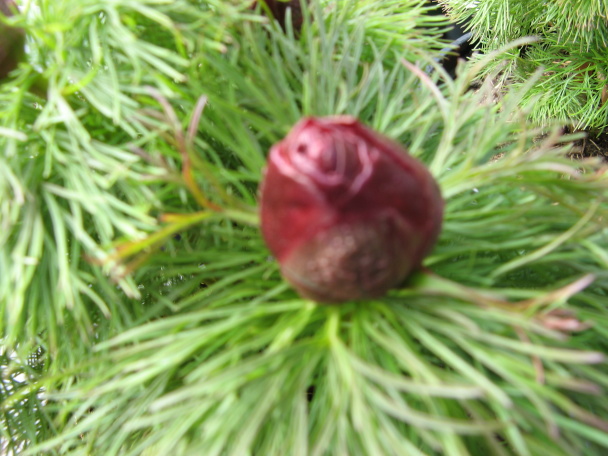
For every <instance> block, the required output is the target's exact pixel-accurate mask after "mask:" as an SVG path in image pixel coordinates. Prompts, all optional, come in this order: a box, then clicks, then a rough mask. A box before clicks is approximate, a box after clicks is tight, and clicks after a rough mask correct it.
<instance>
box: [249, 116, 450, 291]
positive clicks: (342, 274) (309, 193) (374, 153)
mask: <svg viewBox="0 0 608 456" xmlns="http://www.w3.org/2000/svg"><path fill="white" fill-rule="evenodd" d="M260 193H261V195H260V197H261V200H260V206H261V225H262V235H263V237H264V239H265V241H266V244H267V245H268V247H269V249H270V250H271V252H272V253H273V254H274V256H275V257H276V258H277V260H278V262H279V264H280V266H281V272H282V274H283V276H284V277H285V278H286V279H287V281H288V282H290V283H291V284H292V285H293V287H294V288H295V289H296V290H297V291H298V292H299V293H300V294H301V295H302V296H304V297H306V298H310V299H313V300H315V301H318V302H322V303H339V302H343V301H347V300H353V299H362V298H373V297H379V296H382V295H384V294H385V293H386V292H387V291H388V290H389V289H390V288H392V287H395V286H396V285H399V283H401V282H402V281H403V280H404V279H405V278H406V277H407V276H408V275H409V274H410V273H411V272H413V271H414V270H415V269H416V268H418V267H419V266H420V265H421V263H422V260H423V259H424V257H425V255H427V254H428V253H429V252H430V250H431V249H432V247H433V245H434V244H435V241H436V240H437V237H438V236H439V232H440V229H441V221H442V217H443V200H442V198H441V194H440V191H439V187H438V186H437V183H436V182H435V180H434V178H433V176H432V175H431V174H430V172H429V171H428V170H427V169H426V168H425V167H424V165H423V164H422V163H420V162H419V161H418V160H416V159H415V158H413V157H411V156H410V155H408V154H407V152H406V151H405V150H404V149H403V148H402V147H401V146H399V145H398V144H396V143H394V142H392V141H391V140H389V139H388V138H386V137H384V136H382V135H380V134H379V133H376V132H375V131H373V130H371V129H369V128H367V127H365V126H364V125H362V124H361V123H360V122H359V121H358V120H357V119H355V118H353V117H349V116H335V117H325V118H314V117H309V118H304V119H302V120H301V121H300V122H298V123H297V124H296V125H295V126H294V127H293V129H292V130H291V131H290V132H289V134H288V135H287V136H286V137H285V139H283V140H282V141H280V142H279V143H277V144H275V145H274V146H273V147H272V148H271V150H270V156H269V158H268V166H267V168H266V171H265V176H264V180H263V182H262V185H261V190H260Z"/></svg>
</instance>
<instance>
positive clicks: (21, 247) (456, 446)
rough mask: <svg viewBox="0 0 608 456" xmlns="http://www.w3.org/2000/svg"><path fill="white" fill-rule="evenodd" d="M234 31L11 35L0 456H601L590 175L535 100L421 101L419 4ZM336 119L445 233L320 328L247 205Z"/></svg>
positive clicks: (89, 14)
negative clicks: (42, 83) (372, 144)
mask: <svg viewBox="0 0 608 456" xmlns="http://www.w3.org/2000/svg"><path fill="white" fill-rule="evenodd" d="M248 3H249V2H238V1H234V2H225V1H217V2H215V1H205V2H202V1H201V2H194V1H190V2H187V1H184V0H182V1H175V2H174V1H163V0H134V1H130V2H115V1H110V0H105V1H101V2H100V1H95V2H93V1H88V2H80V1H79V2H76V1H75V0H63V1H61V2H57V1H50V0H49V1H41V2H38V3H37V6H39V7H40V10H37V9H35V8H34V7H32V8H31V9H30V10H28V11H27V12H26V14H25V15H24V17H23V18H21V19H20V21H21V24H22V26H23V27H24V28H25V29H26V30H27V32H28V40H29V44H30V47H31V52H30V54H29V55H28V56H29V58H30V59H31V63H30V64H29V65H27V64H25V65H22V67H21V68H20V69H19V70H18V71H17V72H15V73H14V74H13V76H12V77H13V79H11V80H10V81H8V82H5V83H4V84H3V85H2V86H0V145H1V146H2V150H3V154H2V155H1V156H0V160H1V163H0V176H2V177H1V178H0V225H1V227H2V229H1V230H0V246H1V247H0V271H1V274H0V311H1V312H2V328H1V337H2V349H1V352H0V354H1V357H0V362H1V363H2V383H1V385H0V407H1V410H2V415H1V418H0V432H1V433H2V437H3V441H4V442H5V443H4V445H5V449H6V450H7V451H9V452H11V451H12V452H13V453H19V454H26V455H27V454H32V455H33V454H37V455H38V454H71V455H76V454H92V455H104V456H105V455H113V454H120V455H140V454H141V455H161V454H171V455H191V454H205V455H213V454H235V455H244V454H264V455H274V454H277V455H284V454H302V455H306V454H317V455H324V454H332V455H333V454H369V455H380V454H387V455H388V454H395V455H403V454H412V455H422V454H447V455H455V456H456V455H458V456H461V455H467V454H471V455H487V454H496V455H511V454H513V455H540V454H551V455H571V454H586V455H598V456H599V455H602V454H605V452H606V448H608V441H607V439H606V432H607V431H608V399H606V398H605V395H603V394H602V391H604V390H605V388H607V387H608V372H606V366H605V364H603V363H602V361H603V359H604V355H603V353H605V352H606V345H605V340H606V336H607V328H608V315H607V311H606V308H607V304H608V297H607V296H608V295H607V292H608V274H607V273H606V271H607V270H608V258H607V257H606V253H605V252H606V248H608V227H607V226H606V220H608V218H607V217H608V205H607V204H606V201H605V195H606V191H607V189H608V180H607V179H606V176H605V175H604V171H605V168H602V167H601V165H600V164H599V163H598V162H594V161H584V162H576V163H575V162H572V161H570V160H568V159H567V158H565V156H564V152H565V151H566V150H567V148H568V145H567V141H568V138H564V137H561V136H560V135H559V134H557V133H550V134H548V135H546V136H545V137H541V134H540V133H541V132H540V131H538V130H536V129H534V128H533V127H531V126H530V125H529V124H528V123H527V122H526V120H525V115H524V114H523V113H521V112H520V111H519V110H518V108H517V106H518V104H519V103H520V102H521V99H522V97H525V96H526V94H527V91H526V90H528V89H530V87H531V86H533V85H534V83H535V81H530V82H529V83H528V86H527V87H524V88H523V89H522V90H521V91H519V92H513V93H511V94H510V95H508V96H506V97H505V98H504V99H502V100H501V102H500V104H499V105H498V106H495V105H493V104H491V103H489V102H488V101H487V100H488V99H489V98H491V95H492V87H491V86H490V85H484V86H483V87H482V88H481V90H480V91H478V92H477V93H473V92H470V91H468V87H469V84H470V81H471V79H472V78H473V77H476V76H477V75H478V74H479V71H480V69H481V67H482V65H481V63H480V64H478V65H477V67H470V68H466V69H463V70H462V73H463V74H462V75H461V77H460V78H459V79H458V80H457V81H450V80H445V81H443V83H442V84H441V85H440V86H437V85H436V83H435V82H434V81H432V80H431V79H430V77H429V76H427V75H426V74H424V73H423V72H422V71H421V70H420V69H419V68H418V67H417V66H414V65H412V64H411V63H408V61H416V60H419V61H421V62H422V64H421V66H422V67H423V68H424V67H426V66H427V65H428V64H429V62H430V61H431V58H432V56H433V55H434V54H433V52H434V51H437V50H438V49H440V47H441V43H439V42H438V41H437V39H435V38H434V37H433V36H432V34H433V33H434V31H436V29H435V28H434V25H438V26H439V25H440V24H438V23H436V22H435V21H436V19H435V18H427V17H426V16H423V15H421V11H422V9H421V5H420V2H418V1H414V0H411V1H404V2H376V1H362V2H347V1H343V2H333V1H332V2H330V1H327V2H314V1H313V2H311V13H312V16H313V17H314V20H313V21H310V19H309V17H308V15H307V19H306V20H305V23H304V26H303V29H302V31H301V33H300V35H299V37H298V38H295V37H294V33H293V31H292V30H290V28H289V27H288V28H287V31H286V32H285V33H283V31H281V29H280V28H279V27H278V26H277V24H276V23H273V22H271V21H268V20H267V19H265V18H264V17H263V16H260V15H259V14H257V12H256V11H253V10H250V9H249V8H248V6H249V5H248ZM424 25H427V26H429V27H428V28H426V29H422V28H421V26H424ZM425 30H426V31H425ZM429 53H431V55H429ZM488 60H489V59H488ZM36 68H38V69H40V71H41V72H42V76H41V75H39V74H38V71H36ZM435 74H436V78H440V77H441V70H440V69H437V71H436V72H435ZM41 77H42V78H44V79H45V80H46V81H48V82H47V83H46V85H47V90H46V94H47V95H46V99H42V98H39V97H38V96H37V95H33V94H31V93H30V92H28V89H29V88H30V87H32V86H33V85H34V84H35V83H36V81H39V80H40V78H41ZM340 113H348V114H352V115H356V116H358V117H359V118H361V120H362V121H364V122H365V123H367V124H368V125H370V126H372V127H374V128H376V129H377V130H379V131H381V132H384V133H385V134H387V135H389V136H391V137H393V138H396V139H398V140H400V141H401V142H403V143H404V144H406V145H407V146H408V148H409V150H410V152H411V153H412V154H414V155H416V156H418V157H420V158H421V159H422V160H424V161H425V162H426V163H427V164H428V166H429V168H430V169H431V171H432V172H433V174H434V175H435V176H436V177H437V179H438V181H439V183H440V185H441V188H442V192H443V195H444V197H445V199H446V217H445V226H444V229H443V232H442V235H441V239H440V242H439V245H438V246H437V248H436V249H435V251H434V252H433V254H432V255H431V256H430V257H428V258H427V261H426V263H425V266H426V268H428V269H425V270H424V271H421V272H420V273H419V274H417V275H416V276H415V277H413V278H412V279H411V280H410V282H409V283H408V284H406V285H405V286H404V287H402V288H400V289H397V290H393V291H392V292H391V293H390V294H389V295H388V296H387V297H385V298H383V299H378V300H373V301H369V302H359V303H348V304H345V305H343V306H339V307H325V306H319V305H316V304H315V303H312V302H309V301H306V300H303V299H300V298H299V297H298V296H297V295H296V294H295V293H294V292H293V291H292V290H291V289H289V287H288V286H287V285H286V284H285V283H284V281H283V280H282V279H281V277H280V274H279V271H278V267H277V264H276V262H274V261H273V260H272V258H269V256H268V251H267V250H266V248H265V247H264V245H263V243H262V241H261V238H260V235H259V232H258V228H257V214H256V190H257V185H258V183H259V181H260V178H261V173H262V168H263V166H264V161H265V154H266V151H267V150H268V148H269V146H270V145H271V144H272V143H274V142H276V141H277V140H278V139H280V138H281V137H282V136H283V135H284V134H285V133H286V132H287V131H288V130H289V128H290V127H291V125H292V124H293V122H295V121H296V120H297V119H299V118H300V117H301V116H302V115H325V114H340ZM430 271H433V272H430ZM570 332H572V334H570Z"/></svg>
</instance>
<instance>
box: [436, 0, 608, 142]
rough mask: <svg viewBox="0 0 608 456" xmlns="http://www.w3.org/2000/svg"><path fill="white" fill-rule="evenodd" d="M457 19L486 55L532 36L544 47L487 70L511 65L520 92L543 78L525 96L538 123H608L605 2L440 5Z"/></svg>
mask: <svg viewBox="0 0 608 456" xmlns="http://www.w3.org/2000/svg"><path fill="white" fill-rule="evenodd" d="M440 3H441V4H442V5H443V6H444V7H445V8H446V10H447V11H448V13H449V14H450V15H451V17H452V18H453V19H454V20H455V21H467V27H468V28H470V30H471V31H472V32H473V35H474V37H475V38H476V39H477V40H479V43H480V48H481V51H482V52H488V51H492V50H495V49H497V48H499V47H501V46H504V45H505V44H507V43H509V42H511V41H513V40H515V39H518V38H522V37H525V36H535V37H537V38H538V41H537V42H535V43H531V44H529V45H528V46H526V47H525V48H524V49H521V50H519V51H510V52H508V53H506V54H504V55H501V56H498V57H497V58H496V59H495V61H494V62H493V64H492V65H490V66H489V67H488V69H487V70H488V72H495V71H496V69H497V68H498V67H503V66H504V69H505V71H504V73H503V75H502V80H501V82H507V83H508V84H509V85H513V86H514V87H521V86H522V85H524V84H525V83H526V81H527V80H528V79H529V78H530V77H531V76H532V75H533V74H534V73H535V72H536V71H542V73H543V76H542V78H540V79H539V81H538V84H537V85H536V86H535V87H532V88H531V89H530V90H529V91H528V93H527V95H526V96H525V97H524V98H523V100H522V104H523V105H524V106H526V107H529V108H530V111H531V116H532V119H534V120H535V121H536V122H538V123H542V124H546V123H547V122H550V121H551V119H554V118H557V119H560V120H561V121H562V122H564V123H569V124H572V125H573V126H574V128H576V129H592V130H598V131H603V130H604V129H605V128H606V126H607V125H608V80H607V79H606V77H607V76H608V57H607V55H606V46H607V45H608V22H607V21H606V17H608V3H606V2H605V1H604V0H562V1H551V2H546V1H543V0H531V1H528V0H515V1H513V0H486V1H481V2H470V1H468V0H440Z"/></svg>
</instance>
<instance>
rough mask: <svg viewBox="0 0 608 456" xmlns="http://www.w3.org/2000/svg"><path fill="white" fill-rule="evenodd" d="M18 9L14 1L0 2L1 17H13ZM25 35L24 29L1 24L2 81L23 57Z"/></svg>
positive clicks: (0, 75)
mask: <svg viewBox="0 0 608 456" xmlns="http://www.w3.org/2000/svg"><path fill="white" fill-rule="evenodd" d="M16 9H17V7H16V6H15V3H14V2H13V1H12V0H0V15H3V16H6V17H9V16H12V11H13V10H16ZM24 43H25V34H24V32H23V30H22V29H19V28H15V27H9V26H8V25H5V24H3V23H0V80H1V79H4V78H5V77H6V76H7V75H8V74H9V73H10V72H11V71H13V70H14V69H15V68H16V67H17V64H18V63H19V61H20V60H21V58H22V57H23V52H24V49H23V46H24Z"/></svg>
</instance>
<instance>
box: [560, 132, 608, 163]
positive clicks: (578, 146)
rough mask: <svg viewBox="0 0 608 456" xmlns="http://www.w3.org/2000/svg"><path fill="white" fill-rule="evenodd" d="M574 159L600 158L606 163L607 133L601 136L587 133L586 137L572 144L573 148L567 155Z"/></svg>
mask: <svg viewBox="0 0 608 456" xmlns="http://www.w3.org/2000/svg"><path fill="white" fill-rule="evenodd" d="M568 156H569V157H571V158H574V159H582V158H588V157H602V159H603V160H604V161H605V162H608V132H605V133H601V134H599V135H598V134H593V133H588V136H587V137H586V138H583V139H579V140H578V141H575V142H574V147H573V148H572V150H571V151H570V153H569V154H568Z"/></svg>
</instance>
